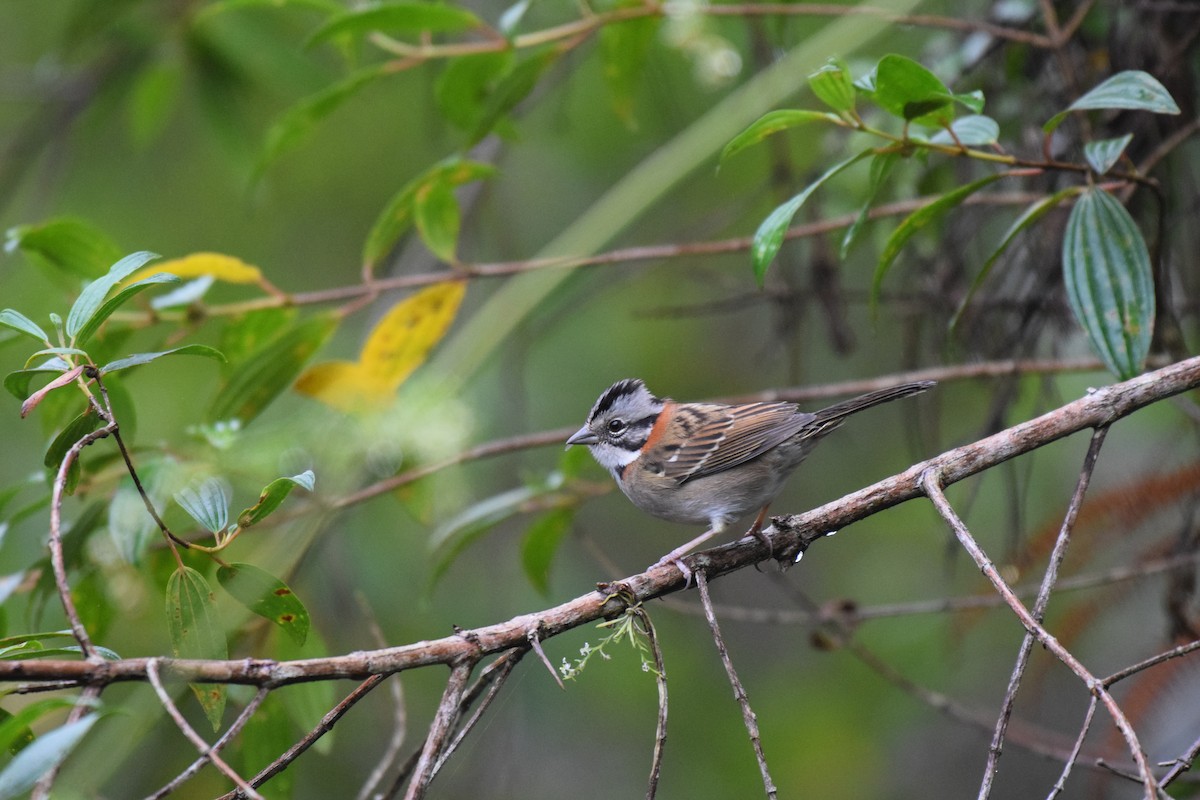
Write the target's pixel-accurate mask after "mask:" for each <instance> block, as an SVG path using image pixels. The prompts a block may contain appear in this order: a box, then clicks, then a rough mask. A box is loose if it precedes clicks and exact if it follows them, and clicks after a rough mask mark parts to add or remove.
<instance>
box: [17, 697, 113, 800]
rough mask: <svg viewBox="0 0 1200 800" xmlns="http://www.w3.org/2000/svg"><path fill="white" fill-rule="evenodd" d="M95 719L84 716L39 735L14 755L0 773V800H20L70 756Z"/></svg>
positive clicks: (96, 717)
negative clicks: (17, 799)
mask: <svg viewBox="0 0 1200 800" xmlns="http://www.w3.org/2000/svg"><path fill="white" fill-rule="evenodd" d="M99 718H100V715H99V714H88V715H87V716H85V717H82V718H80V719H77V720H75V721H74V722H68V723H67V724H65V725H62V726H61V727H58V728H55V729H54V730H52V731H50V732H49V733H44V734H42V735H41V736H39V737H38V738H37V739H36V740H35V741H34V742H33V743H32V744H30V745H29V746H28V747H26V748H25V749H24V750H22V751H21V752H20V753H18V754H17V755H16V757H15V758H13V760H12V761H11V762H9V764H8V766H7V767H5V768H4V772H0V800H9V798H13V797H21V796H22V795H24V794H25V793H26V792H28V791H29V790H30V789H32V788H33V786H34V784H36V783H37V782H38V780H39V779H40V778H41V777H42V776H43V775H45V774H46V773H47V772H49V771H50V770H52V769H54V768H56V767H57V766H58V765H59V764H61V763H62V762H63V761H64V760H65V759H66V757H67V756H69V755H70V754H71V751H72V750H74V749H75V746H76V745H77V744H79V740H80V739H82V738H83V737H84V735H85V734H86V733H87V732H88V731H89V730H91V727H92V726H93V725H95V724H96V720H98V719H99Z"/></svg>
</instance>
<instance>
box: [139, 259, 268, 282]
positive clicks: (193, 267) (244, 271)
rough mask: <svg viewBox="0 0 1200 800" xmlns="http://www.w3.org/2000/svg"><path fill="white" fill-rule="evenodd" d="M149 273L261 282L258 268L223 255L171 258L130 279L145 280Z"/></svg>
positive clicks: (226, 280)
mask: <svg viewBox="0 0 1200 800" xmlns="http://www.w3.org/2000/svg"><path fill="white" fill-rule="evenodd" d="M151 271H154V272H169V273H171V274H172V275H175V276H176V277H179V278H182V279H184V280H190V279H192V278H200V277H205V276H207V277H210V278H213V279H215V280H218V281H224V282H225V283H259V282H260V281H262V270H260V269H259V268H258V267H256V266H253V265H251V264H247V263H246V262H245V261H242V260H241V259H240V258H235V257H234V256H227V255H225V254H224V253H192V254H191V255H186V256H184V257H183V258H172V259H170V260H168V261H164V262H162V263H161V264H156V265H155V266H154V267H152V268H150V269H145V270H142V271H141V272H138V273H135V274H134V275H133V276H132V279H133V280H142V279H145V278H147V277H149V274H150V272H151Z"/></svg>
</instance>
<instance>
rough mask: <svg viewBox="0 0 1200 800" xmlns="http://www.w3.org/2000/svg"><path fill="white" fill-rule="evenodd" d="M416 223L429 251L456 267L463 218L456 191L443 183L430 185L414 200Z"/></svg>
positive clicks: (421, 190)
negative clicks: (459, 231)
mask: <svg viewBox="0 0 1200 800" xmlns="http://www.w3.org/2000/svg"><path fill="white" fill-rule="evenodd" d="M413 221H414V222H415V223H416V226H417V233H419V234H420V236H421V241H423V242H425V246H426V247H428V248H429V251H430V252H431V253H433V254H434V255H435V256H437V257H438V258H440V259H441V260H442V261H446V262H450V263H453V262H454V261H455V250H456V248H457V247H458V230H459V224H460V221H461V218H460V216H459V210H458V199H457V198H456V197H455V196H454V188H453V187H452V186H450V185H449V184H448V183H445V182H444V181H436V182H433V183H427V184H425V185H424V186H422V187H421V188H419V189H418V190H417V193H416V194H415V195H414V196H413Z"/></svg>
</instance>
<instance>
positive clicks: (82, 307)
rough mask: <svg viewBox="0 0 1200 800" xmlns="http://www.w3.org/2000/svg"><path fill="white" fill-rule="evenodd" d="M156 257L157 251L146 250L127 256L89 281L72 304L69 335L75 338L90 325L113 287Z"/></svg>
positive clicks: (68, 324)
mask: <svg viewBox="0 0 1200 800" xmlns="http://www.w3.org/2000/svg"><path fill="white" fill-rule="evenodd" d="M155 258H158V255H157V254H156V253H148V252H145V251H142V252H139V253H133V254H132V255H128V256H125V257H124V258H122V259H121V260H120V261H118V262H117V263H115V264H113V265H112V267H111V268H110V269H109V270H108V272H107V273H106V274H105V275H103V276H102V277H99V278H97V279H96V280H94V281H92V282H91V283H89V284H88V286H87V288H86V289H84V290H83V291H82V292H81V293H80V295H79V297H78V298H77V299H76V300H75V304H74V305H73V306H71V312H70V313H69V314H67V328H66V331H67V336H68V337H70V338H71V339H74V338H75V337H76V336H77V335H78V334H79V332H80V331H81V330H83V329H84V328H86V327H88V326H89V324H90V323H91V321H92V318H93V317H94V316H95V315H96V314H97V312H98V311H99V310H100V306H101V305H103V304H104V298H106V297H107V296H108V293H109V292H110V291H112V288H113V287H114V286H116V285H117V284H118V283H120V282H121V281H123V280H125V279H126V278H128V277H129V276H130V275H132V274H133V273H135V272H137V271H138V270H139V269H141V268H142V266H143V265H144V264H145V263H146V262H147V261H150V260H151V259H155Z"/></svg>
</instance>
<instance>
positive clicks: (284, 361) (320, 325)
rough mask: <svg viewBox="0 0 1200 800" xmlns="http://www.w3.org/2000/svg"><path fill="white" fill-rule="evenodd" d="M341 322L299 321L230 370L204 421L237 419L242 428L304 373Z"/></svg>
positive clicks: (330, 318) (323, 318)
mask: <svg viewBox="0 0 1200 800" xmlns="http://www.w3.org/2000/svg"><path fill="white" fill-rule="evenodd" d="M340 319H341V318H340V317H339V316H338V315H337V314H333V313H326V314H319V315H317V316H314V317H309V318H308V319H305V320H302V321H301V322H299V323H297V324H295V325H293V326H291V327H290V328H288V329H287V330H286V331H284V332H283V333H282V334H280V335H279V336H277V337H276V338H275V340H274V341H272V342H270V343H269V344H267V346H266V347H263V348H262V349H261V350H259V351H258V352H257V353H255V354H254V355H253V356H251V357H249V358H248V359H246V360H245V361H243V362H242V363H241V364H240V365H239V366H237V367H236V368H234V370H233V373H232V374H231V375H230V376H229V380H227V381H226V382H225V386H224V387H222V389H221V391H220V392H219V393H218V394H217V397H216V400H214V401H213V405H212V408H211V409H209V412H208V420H209V421H210V422H216V421H218V420H229V419H238V420H241V421H242V423H243V424H245V423H248V422H250V421H251V420H252V419H254V418H255V417H257V416H258V415H259V414H260V413H262V411H263V409H265V408H266V407H267V406H268V405H270V404H271V401H273V400H274V399H275V398H276V397H278V396H279V395H280V394H281V393H282V392H284V391H285V390H286V389H287V388H288V387H289V386H291V385H292V382H293V381H295V380H296V377H297V376H298V375H299V374H300V372H301V370H303V369H304V365H305V364H307V363H308V361H309V359H311V358H312V357H313V356H314V355H315V354H316V352H317V351H318V350H320V349H321V345H323V344H325V342H326V340H327V339H329V337H330V336H331V335H332V334H333V332H334V331H335V330H337V326H338V322H339V320H340Z"/></svg>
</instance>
